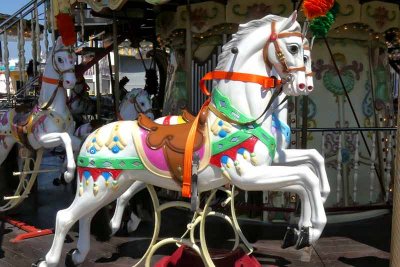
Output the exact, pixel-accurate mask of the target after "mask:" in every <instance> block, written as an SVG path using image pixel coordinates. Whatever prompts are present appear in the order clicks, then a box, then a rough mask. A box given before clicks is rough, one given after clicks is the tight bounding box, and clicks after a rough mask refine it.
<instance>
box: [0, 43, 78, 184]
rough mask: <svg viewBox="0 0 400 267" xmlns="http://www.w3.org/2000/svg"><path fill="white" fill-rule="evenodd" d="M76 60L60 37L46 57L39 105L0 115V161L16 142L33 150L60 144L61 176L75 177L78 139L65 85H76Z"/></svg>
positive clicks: (70, 86)
mask: <svg viewBox="0 0 400 267" xmlns="http://www.w3.org/2000/svg"><path fill="white" fill-rule="evenodd" d="M75 60H76V56H75V53H74V51H73V48H72V47H70V46H64V44H63V43H62V39H61V37H59V38H58V39H57V41H56V43H55V44H54V46H53V49H52V50H51V52H50V53H49V56H48V58H47V61H46V66H45V69H44V73H43V76H42V87H41V90H40V95H39V104H38V106H36V107H35V108H34V110H32V111H31V112H30V113H29V114H25V116H21V115H20V114H17V112H16V111H15V110H14V109H12V110H9V111H7V112H6V113H5V114H4V115H3V117H2V119H1V123H0V136H1V137H2V140H3V141H2V143H3V145H1V146H0V164H1V163H2V162H3V161H4V159H5V158H6V157H7V155H8V153H9V152H10V150H11V148H12V147H13V145H14V144H15V143H16V142H20V143H22V144H23V145H25V146H27V147H29V148H32V149H34V150H39V149H42V148H54V147H57V146H59V145H63V146H64V147H65V151H66V167H67V169H66V171H65V173H64V177H65V179H66V181H67V182H69V181H71V180H72V179H73V178H74V176H75V160H74V154H73V151H77V150H78V149H79V144H80V140H79V139H77V138H76V137H74V136H73V133H74V130H75V124H74V121H73V119H72V116H71V113H70V111H69V109H68V106H67V104H66V100H67V97H66V90H65V89H71V88H73V87H74V86H75V83H76V78H75ZM20 118H24V119H20Z"/></svg>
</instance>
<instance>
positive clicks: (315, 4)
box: [303, 0, 335, 20]
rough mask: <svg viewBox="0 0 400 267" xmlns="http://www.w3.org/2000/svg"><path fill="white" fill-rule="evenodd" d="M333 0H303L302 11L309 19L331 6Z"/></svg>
mask: <svg viewBox="0 0 400 267" xmlns="http://www.w3.org/2000/svg"><path fill="white" fill-rule="evenodd" d="M334 2H335V0H304V2H303V11H304V15H306V17H307V19H309V20H311V19H314V18H317V17H320V16H325V15H326V13H327V12H328V11H329V10H330V9H331V8H332V7H333V4H334Z"/></svg>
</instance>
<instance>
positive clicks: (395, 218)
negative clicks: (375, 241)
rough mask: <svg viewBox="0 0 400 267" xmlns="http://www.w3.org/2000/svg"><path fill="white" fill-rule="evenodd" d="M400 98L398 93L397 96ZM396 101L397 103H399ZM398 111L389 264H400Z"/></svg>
mask: <svg viewBox="0 0 400 267" xmlns="http://www.w3.org/2000/svg"><path fill="white" fill-rule="evenodd" d="M397 100H398V101H399V100H400V94H398V96H397ZM398 101H397V103H399V102H398ZM399 125H400V112H399V108H397V131H396V154H395V155H396V156H397V157H396V158H395V159H396V162H395V172H394V177H393V213H392V240H391V244H390V266H391V267H397V266H400V253H399V251H400V157H399V155H400V129H399Z"/></svg>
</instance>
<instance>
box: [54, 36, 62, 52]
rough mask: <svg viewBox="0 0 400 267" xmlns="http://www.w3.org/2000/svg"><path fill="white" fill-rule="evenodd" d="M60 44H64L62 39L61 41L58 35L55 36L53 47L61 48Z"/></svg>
mask: <svg viewBox="0 0 400 267" xmlns="http://www.w3.org/2000/svg"><path fill="white" fill-rule="evenodd" d="M62 46H64V43H63V41H62V38H61V36H58V38H57V40H56V45H55V47H56V49H59V48H61V47H62Z"/></svg>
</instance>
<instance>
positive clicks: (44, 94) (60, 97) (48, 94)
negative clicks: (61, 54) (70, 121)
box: [39, 61, 68, 115]
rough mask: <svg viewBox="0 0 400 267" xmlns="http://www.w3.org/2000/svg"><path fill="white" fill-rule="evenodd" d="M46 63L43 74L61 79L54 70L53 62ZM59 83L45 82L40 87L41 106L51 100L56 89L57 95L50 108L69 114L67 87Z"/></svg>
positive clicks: (62, 113)
mask: <svg viewBox="0 0 400 267" xmlns="http://www.w3.org/2000/svg"><path fill="white" fill-rule="evenodd" d="M47 62H48V63H47V64H46V67H45V69H44V73H43V76H44V77H47V78H51V79H56V80H58V79H59V74H58V73H57V72H56V71H55V70H54V68H53V66H52V63H49V61H47ZM58 87H59V86H58V85H55V84H50V83H46V82H43V83H42V87H41V89H40V95H39V105H40V106H41V107H43V106H45V105H46V104H47V103H48V102H49V101H51V98H52V96H53V93H54V91H55V90H57V92H56V96H55V97H54V100H53V102H52V103H51V104H50V106H49V107H48V109H50V110H54V111H55V112H57V113H59V114H60V115H64V114H67V111H68V108H67V105H66V94H65V89H64V88H58Z"/></svg>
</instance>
